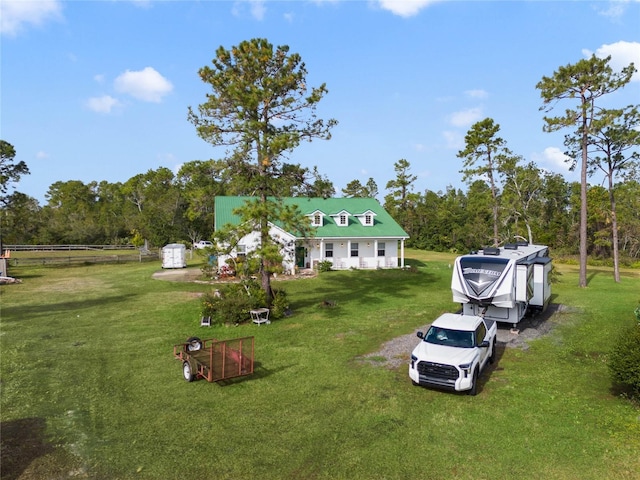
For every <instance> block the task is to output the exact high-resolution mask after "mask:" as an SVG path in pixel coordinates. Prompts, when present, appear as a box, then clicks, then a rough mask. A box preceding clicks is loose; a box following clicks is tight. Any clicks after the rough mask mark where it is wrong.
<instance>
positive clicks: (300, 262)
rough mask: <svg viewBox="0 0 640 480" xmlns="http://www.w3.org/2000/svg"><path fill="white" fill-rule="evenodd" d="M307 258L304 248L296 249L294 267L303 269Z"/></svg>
mask: <svg viewBox="0 0 640 480" xmlns="http://www.w3.org/2000/svg"><path fill="white" fill-rule="evenodd" d="M306 256H307V249H306V248H305V247H296V266H298V267H300V268H304V267H305V263H304V261H305V258H306Z"/></svg>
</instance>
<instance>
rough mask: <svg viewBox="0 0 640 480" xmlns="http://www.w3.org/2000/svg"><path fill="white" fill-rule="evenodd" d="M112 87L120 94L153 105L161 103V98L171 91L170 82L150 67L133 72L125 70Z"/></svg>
mask: <svg viewBox="0 0 640 480" xmlns="http://www.w3.org/2000/svg"><path fill="white" fill-rule="evenodd" d="M114 86H115V89H116V91H118V92H120V93H126V94H129V95H131V96H132V97H134V98H137V99H138V100H143V101H145V102H155V103H159V102H161V101H162V97H164V96H165V95H167V94H168V93H169V92H171V91H172V90H173V85H172V84H171V82H170V81H169V80H167V79H166V78H164V77H163V76H162V75H160V74H159V73H158V72H157V71H156V70H155V69H153V68H151V67H146V68H145V69H143V70H139V71H133V72H132V71H130V70H127V71H126V72H124V73H123V74H121V75H120V76H119V77H118V78H116V79H115V82H114Z"/></svg>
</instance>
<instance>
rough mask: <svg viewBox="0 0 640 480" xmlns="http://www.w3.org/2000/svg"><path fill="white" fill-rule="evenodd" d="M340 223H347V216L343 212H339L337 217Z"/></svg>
mask: <svg viewBox="0 0 640 480" xmlns="http://www.w3.org/2000/svg"><path fill="white" fill-rule="evenodd" d="M338 223H339V224H340V225H346V224H347V216H346V215H345V214H344V213H341V214H340V218H339V222H338Z"/></svg>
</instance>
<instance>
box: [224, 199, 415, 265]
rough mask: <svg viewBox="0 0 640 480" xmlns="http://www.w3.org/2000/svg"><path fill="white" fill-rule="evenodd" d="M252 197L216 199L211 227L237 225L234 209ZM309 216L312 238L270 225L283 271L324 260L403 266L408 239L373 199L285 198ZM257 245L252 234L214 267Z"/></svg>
mask: <svg viewBox="0 0 640 480" xmlns="http://www.w3.org/2000/svg"><path fill="white" fill-rule="evenodd" d="M249 198H250V197H216V198H215V229H216V230H218V229H220V228H222V227H223V226H224V225H227V224H231V225H237V224H238V223H239V222H240V217H239V216H237V215H234V214H233V211H234V210H235V209H236V208H238V207H241V206H242V205H243V204H244V202H245V201H246V200H248V199H249ZM280 200H281V201H282V202H284V203H287V204H293V205H297V207H298V208H299V209H300V211H301V212H302V213H303V214H304V215H306V216H307V217H308V218H309V221H310V223H311V227H312V231H313V232H314V234H313V237H311V238H307V239H304V238H300V237H297V236H296V235H295V233H293V232H287V231H285V230H283V229H282V228H281V227H279V226H278V225H274V224H270V225H269V226H270V235H271V237H272V238H274V239H275V240H276V241H277V243H278V244H280V245H281V249H280V253H281V254H282V257H283V262H282V263H283V268H284V271H285V272H286V273H288V274H292V273H294V272H295V269H296V267H298V268H315V267H317V265H318V263H319V262H323V261H328V262H331V263H332V264H333V268H334V269H348V268H397V267H404V242H405V240H406V239H407V238H409V236H408V235H407V233H406V232H405V231H404V230H403V229H402V227H400V225H398V223H397V222H396V221H395V220H394V219H393V218H392V217H391V215H389V214H388V213H387V211H386V210H385V209H384V208H383V207H382V206H381V205H380V203H379V202H378V201H377V200H375V199H373V198H307V197H297V198H293V197H285V198H282V199H280ZM259 242H260V234H259V232H252V233H250V234H249V235H246V236H245V237H243V238H242V239H240V241H239V242H238V244H237V246H236V248H235V249H233V251H231V252H230V254H229V255H220V256H219V257H218V267H222V266H224V265H229V266H230V267H233V265H234V263H233V259H232V258H231V257H235V256H241V255H246V254H247V253H248V252H250V251H252V250H254V249H255V248H256V247H257V246H258V245H259Z"/></svg>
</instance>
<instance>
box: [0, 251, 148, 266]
mask: <svg viewBox="0 0 640 480" xmlns="http://www.w3.org/2000/svg"><path fill="white" fill-rule="evenodd" d="M159 259H160V255H159V254H158V253H149V254H145V255H143V254H141V253H133V254H131V255H81V256H75V257H74V256H60V255H59V256H55V257H31V258H22V257H21V258H16V257H12V258H7V259H6V260H7V262H8V264H9V266H12V267H18V266H20V267H23V266H28V265H45V266H46V265H50V266H54V265H58V266H64V265H91V264H94V263H127V262H147V261H158V260H159Z"/></svg>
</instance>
